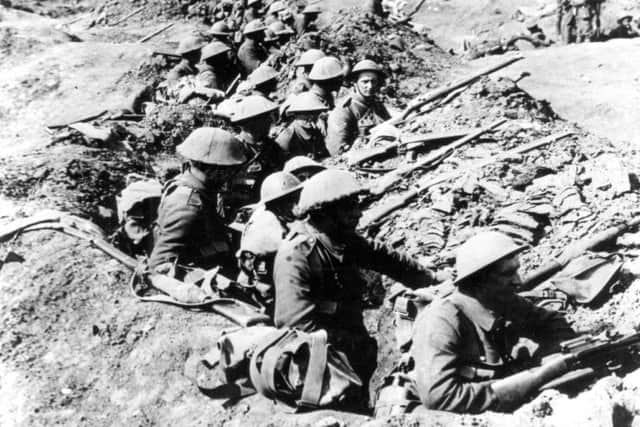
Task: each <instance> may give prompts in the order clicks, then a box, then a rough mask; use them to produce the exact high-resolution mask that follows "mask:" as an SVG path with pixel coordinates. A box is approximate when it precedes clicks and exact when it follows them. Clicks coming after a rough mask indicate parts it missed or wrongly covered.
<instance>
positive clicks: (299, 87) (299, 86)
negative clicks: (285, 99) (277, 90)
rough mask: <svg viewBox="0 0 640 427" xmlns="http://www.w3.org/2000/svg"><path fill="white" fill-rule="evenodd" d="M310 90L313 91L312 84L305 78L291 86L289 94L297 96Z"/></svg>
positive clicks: (297, 80)
mask: <svg viewBox="0 0 640 427" xmlns="http://www.w3.org/2000/svg"><path fill="white" fill-rule="evenodd" d="M309 89H311V82H310V81H309V80H308V79H306V78H304V77H298V78H297V79H295V80H294V81H293V82H291V84H290V85H289V91H288V93H289V94H290V95H297V94H299V93H302V92H306V91H308V90H309Z"/></svg>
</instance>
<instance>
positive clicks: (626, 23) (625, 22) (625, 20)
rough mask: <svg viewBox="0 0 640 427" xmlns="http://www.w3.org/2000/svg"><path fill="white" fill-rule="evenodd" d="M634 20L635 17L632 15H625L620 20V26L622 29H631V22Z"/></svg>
mask: <svg viewBox="0 0 640 427" xmlns="http://www.w3.org/2000/svg"><path fill="white" fill-rule="evenodd" d="M632 20H633V16H631V15H623V16H621V17H620V18H618V25H620V26H621V27H626V28H631V21H632Z"/></svg>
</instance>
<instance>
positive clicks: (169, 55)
mask: <svg viewBox="0 0 640 427" xmlns="http://www.w3.org/2000/svg"><path fill="white" fill-rule="evenodd" d="M151 56H162V57H164V58H167V59H171V60H176V61H179V60H181V59H182V56H180V55H178V54H175V53H170V52H162V51H159V50H154V51H153V52H152V53H151Z"/></svg>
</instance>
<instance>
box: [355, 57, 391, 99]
mask: <svg viewBox="0 0 640 427" xmlns="http://www.w3.org/2000/svg"><path fill="white" fill-rule="evenodd" d="M351 76H352V79H353V81H354V86H355V89H356V91H357V92H358V93H359V94H360V95H362V96H363V97H364V98H374V97H375V96H376V95H378V92H379V91H380V88H381V87H382V83H383V82H384V71H383V70H382V67H381V66H380V65H379V64H377V63H375V62H374V61H372V60H370V59H365V60H362V61H360V62H358V63H357V64H356V65H355V67H353V70H352V71H351Z"/></svg>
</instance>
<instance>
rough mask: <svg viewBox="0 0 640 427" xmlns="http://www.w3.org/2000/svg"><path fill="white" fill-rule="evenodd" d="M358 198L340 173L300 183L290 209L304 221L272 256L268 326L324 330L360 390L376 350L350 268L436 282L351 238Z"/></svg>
mask: <svg viewBox="0 0 640 427" xmlns="http://www.w3.org/2000/svg"><path fill="white" fill-rule="evenodd" d="M361 192H362V188H361V187H360V185H359V184H358V182H357V181H356V179H355V178H354V176H353V175H352V174H350V173H349V172H346V171H338V170H326V171H323V172H320V173H318V174H317V175H315V176H313V177H312V178H310V179H309V180H308V181H307V182H306V183H305V184H304V187H303V189H302V192H301V194H300V201H299V202H298V206H297V209H298V211H299V212H298V213H299V214H300V215H306V218H305V219H304V220H303V221H300V222H296V223H294V224H292V225H291V232H290V233H289V235H288V236H287V237H286V238H285V240H284V242H282V244H281V245H280V247H279V248H278V252H277V254H276V259H275V265H274V282H275V288H276V301H275V314H274V322H275V325H276V327H279V328H280V327H290V328H296V329H299V330H302V331H305V332H313V331H317V330H320V329H324V330H326V332H327V334H328V338H329V343H330V344H331V345H334V346H335V347H336V348H337V349H338V350H340V351H343V352H344V353H345V354H346V355H347V357H348V359H349V362H350V363H351V365H352V366H353V368H354V369H355V371H356V372H357V373H358V375H359V376H360V378H361V379H362V381H363V384H367V382H368V380H369V378H370V376H371V374H372V372H373V370H374V369H375V366H376V352H377V344H376V342H375V340H374V339H373V338H371V337H370V336H369V335H368V333H367V330H366V328H365V326H364V324H363V320H362V305H361V302H362V292H363V280H362V278H361V276H360V274H359V271H358V266H361V267H364V268H370V269H372V270H376V271H379V272H381V273H384V274H388V275H389V276H391V277H392V278H394V279H395V280H399V281H402V282H404V283H406V284H409V285H410V286H414V287H418V286H426V285H429V284H432V283H434V282H436V281H439V279H442V278H443V277H441V275H439V274H435V273H433V272H432V271H430V270H428V269H426V268H424V267H422V266H421V265H419V264H417V263H416V262H414V261H412V260H411V259H409V258H408V257H406V256H405V255H403V254H400V253H398V252H395V251H393V250H392V249H390V248H388V247H386V246H384V245H382V244H380V243H378V242H370V241H367V240H366V239H364V238H363V237H361V236H359V235H358V234H357V233H356V231H355V229H356V226H357V224H358V221H359V219H360V216H361V214H362V213H361V210H360V206H359V200H358V196H359V194H360V193H361ZM365 389H366V387H365ZM363 392H364V393H365V395H366V390H363Z"/></svg>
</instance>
